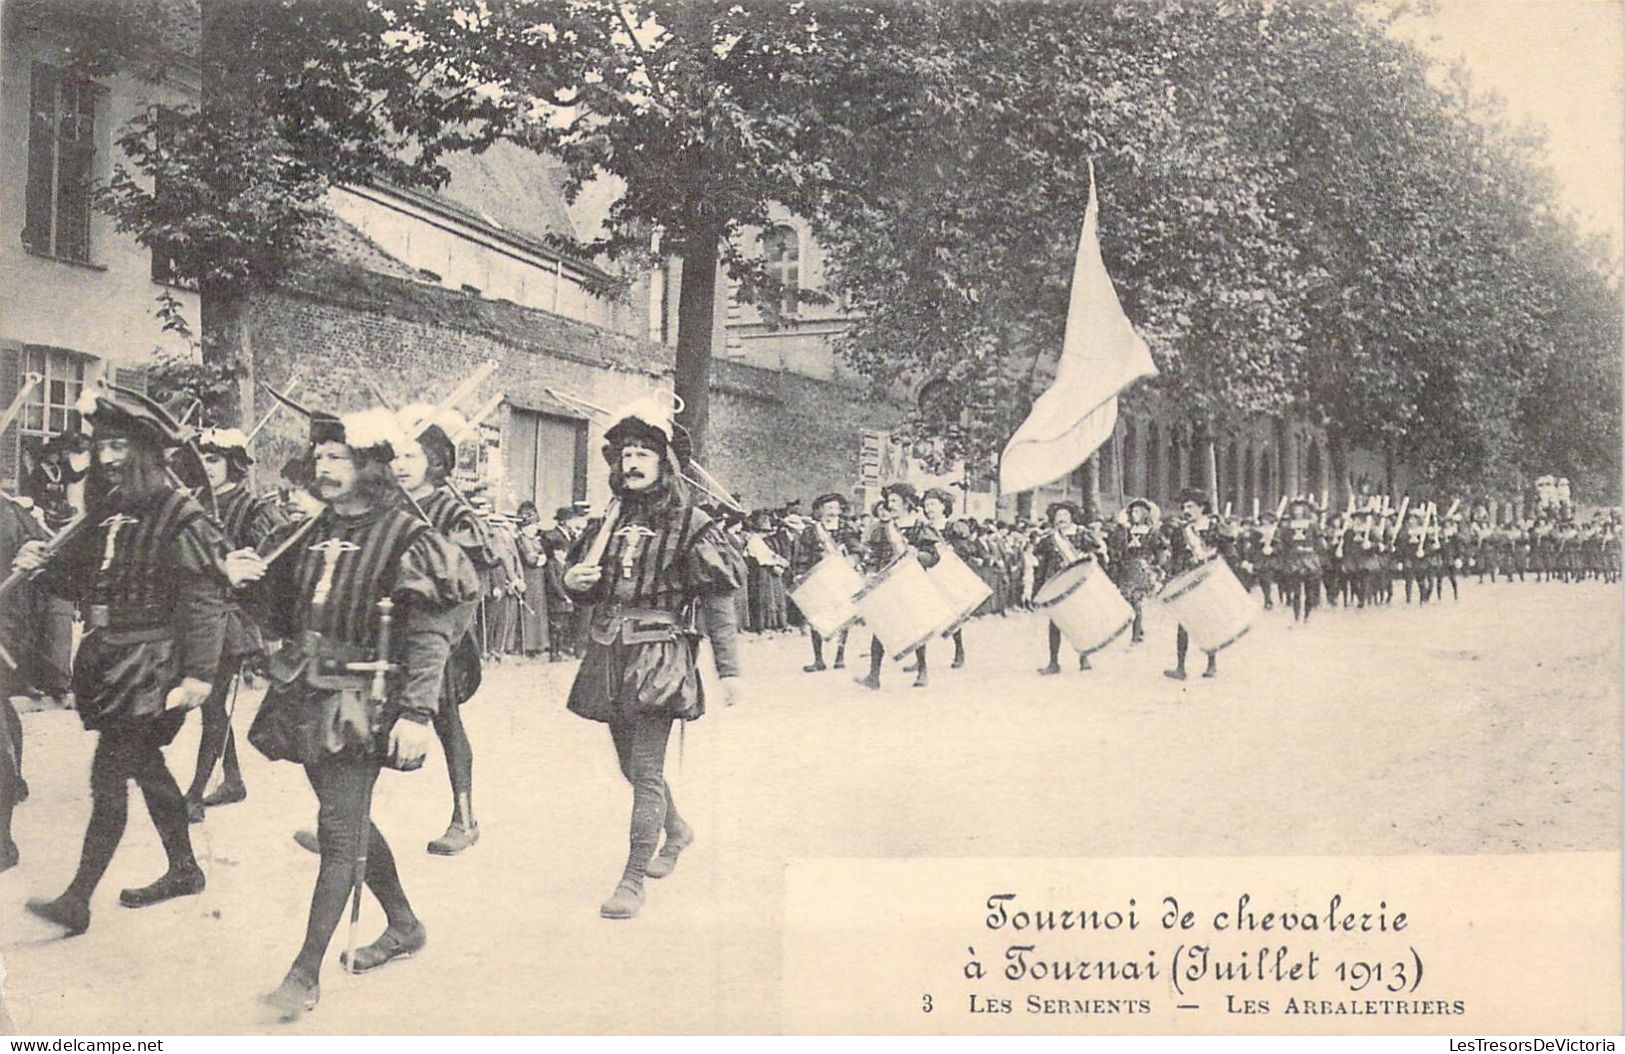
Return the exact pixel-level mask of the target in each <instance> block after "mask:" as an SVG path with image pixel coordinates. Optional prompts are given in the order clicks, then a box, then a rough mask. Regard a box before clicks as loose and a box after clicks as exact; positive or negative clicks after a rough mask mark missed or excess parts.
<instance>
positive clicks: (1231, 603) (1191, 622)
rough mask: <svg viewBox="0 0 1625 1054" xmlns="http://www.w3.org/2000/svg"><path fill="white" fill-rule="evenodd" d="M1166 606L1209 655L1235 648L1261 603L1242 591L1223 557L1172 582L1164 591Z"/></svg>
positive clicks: (1201, 565) (1193, 640)
mask: <svg viewBox="0 0 1625 1054" xmlns="http://www.w3.org/2000/svg"><path fill="white" fill-rule="evenodd" d="M1162 602H1163V603H1164V604H1167V605H1168V607H1169V609H1170V610H1172V611H1173V613H1174V616H1175V617H1176V618H1178V619H1179V624H1180V625H1181V626H1184V627H1185V632H1187V633H1189V634H1190V638H1191V642H1192V643H1193V644H1195V645H1196V646H1197V647H1198V648H1200V649H1201V650H1203V651H1205V652H1207V653H1208V654H1209V655H1212V654H1213V653H1214V652H1217V651H1220V650H1222V649H1224V648H1227V647H1229V646H1230V645H1232V644H1234V643H1235V642H1236V641H1237V639H1239V638H1240V637H1241V635H1242V634H1243V633H1246V632H1247V629H1248V627H1250V626H1251V625H1252V622H1253V618H1254V617H1255V616H1257V614H1258V601H1256V600H1254V599H1253V597H1252V594H1251V593H1248V592H1247V591H1246V590H1245V589H1243V588H1242V587H1241V583H1240V582H1239V581H1237V580H1236V574H1235V572H1234V571H1232V570H1230V565H1229V564H1227V563H1225V562H1224V557H1222V556H1215V557H1214V558H1213V559H1211V560H1209V561H1207V562H1206V563H1203V564H1200V565H1198V566H1196V567H1193V568H1191V569H1190V570H1189V571H1186V572H1185V573H1184V574H1182V575H1180V576H1179V577H1178V578H1174V579H1171V580H1170V581H1169V582H1168V585H1167V586H1165V587H1164V588H1163V591H1162Z"/></svg>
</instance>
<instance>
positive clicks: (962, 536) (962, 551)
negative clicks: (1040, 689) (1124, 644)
mask: <svg viewBox="0 0 1625 1054" xmlns="http://www.w3.org/2000/svg"><path fill="white" fill-rule="evenodd" d="M920 508H921V512H922V514H923V515H924V517H925V523H926V526H927V527H930V528H931V530H933V531H935V532H936V534H937V537H938V538H940V539H942V544H944V545H949V546H952V547H953V550H954V555H955V556H957V557H959V558H960V559H961V560H963V561H965V563H966V564H967V565H968V564H969V563H970V561H971V560H972V559H974V558H975V555H976V554H975V547H974V546H973V545H972V543H971V538H970V535H969V534H966V533H962V532H960V531H958V530H953V529H951V525H950V523H949V519H950V517H952V516H953V514H954V496H953V495H952V494H950V493H948V492H947V491H945V490H943V489H942V488H940V487H932V488H931V489H930V490H928V491H926V492H925V497H924V498H922V499H920ZM953 638H954V658H953V662H952V663H951V664H950V666H951V668H952V669H955V670H957V669H959V668H960V667H962V666H964V665H965V627H964V626H963V625H959V626H955V627H954V632H953ZM1086 661H1087V660H1086ZM921 669H924V659H923V658H922V659H921Z"/></svg>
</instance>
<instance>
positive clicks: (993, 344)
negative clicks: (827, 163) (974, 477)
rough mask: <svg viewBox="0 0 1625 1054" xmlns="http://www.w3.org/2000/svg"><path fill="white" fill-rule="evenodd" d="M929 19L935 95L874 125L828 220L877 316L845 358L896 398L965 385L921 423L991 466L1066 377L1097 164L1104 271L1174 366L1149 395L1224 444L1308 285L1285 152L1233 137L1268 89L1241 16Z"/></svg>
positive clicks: (1008, 13) (1036, 10) (1258, 395)
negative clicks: (1296, 266) (1287, 197)
mask: <svg viewBox="0 0 1625 1054" xmlns="http://www.w3.org/2000/svg"><path fill="white" fill-rule="evenodd" d="M933 15H934V17H935V26H934V32H933V34H932V37H931V41H930V43H929V44H928V45H927V47H928V48H930V49H932V50H931V54H930V56H929V58H928V59H927V58H922V59H921V60H920V62H921V65H922V66H923V67H924V69H925V70H926V73H927V76H926V77H924V78H922V81H923V83H922V87H921V90H920V91H918V92H917V93H916V94H915V96H914V97H913V98H912V100H911V103H912V105H911V106H910V107H909V108H907V109H904V110H902V111H900V112H895V113H890V114H880V115H878V116H877V118H876V119H875V120H873V121H872V122H870V123H869V124H868V126H867V127H868V132H867V134H866V135H865V136H864V137H863V139H862V140H860V141H859V142H857V143H855V144H853V149H852V150H851V151H850V153H849V155H848V156H847V157H844V158H843V159H842V163H843V164H845V165H849V166H850V170H851V177H850V178H849V179H847V180H846V181H845V184H844V185H845V186H847V187H850V188H852V189H851V190H850V192H849V193H846V194H841V195H835V196H832V198H831V199H830V201H829V202H828V208H827V209H826V211H825V213H824V214H823V217H822V218H823V220H824V221H825V229H824V232H823V237H824V239H825V240H826V241H827V243H828V245H829V247H830V255H831V258H832V261H831V266H830V270H831V272H832V274H833V275H834V277H835V280H836V281H837V282H838V283H839V284H840V287H841V288H842V290H843V291H844V292H845V293H846V295H847V297H848V299H849V302H851V303H852V304H853V306H854V307H855V308H856V309H857V314H858V318H857V320H856V322H855V324H854V326H853V328H852V330H851V331H850V332H849V333H848V334H847V336H846V338H845V341H844V345H843V352H844V354H845V355H846V356H847V358H848V359H849V361H851V362H852V363H853V364H854V366H855V367H856V368H858V369H859V370H860V371H862V372H864V373H866V374H868V375H869V376H871V377H873V378H875V379H876V380H877V381H878V382H879V383H881V384H883V385H892V384H895V383H898V382H900V381H902V380H904V379H905V378H913V379H915V380H916V381H919V380H931V381H932V382H933V383H932V385H931V386H930V387H929V388H928V390H930V391H936V390H938V389H942V388H943V387H944V384H943V382H946V386H947V387H946V388H945V389H944V390H946V391H950V392H952V393H953V397H952V398H946V397H945V398H941V399H937V400H933V401H932V402H931V403H930V404H928V405H925V406H922V407H921V408H920V409H919V411H918V412H917V414H916V415H915V417H914V419H913V421H912V422H911V425H912V428H913V430H914V431H915V433H916V434H918V435H922V436H932V437H937V436H941V437H946V438H948V439H949V440H950V442H949V443H947V444H946V445H944V446H942V447H941V448H940V449H941V451H942V456H943V457H944V458H946V459H955V458H964V459H966V460H967V461H969V462H970V463H971V464H972V465H973V466H974V467H975V468H977V469H978V470H982V471H990V470H991V468H992V464H993V461H994V460H995V458H996V455H997V453H998V450H999V449H1000V448H1001V447H1002V445H1003V443H1004V441H1005V439H1006V438H1008V436H1009V434H1010V433H1011V431H1013V429H1014V427H1015V424H1016V423H1017V422H1019V420H1020V419H1021V417H1022V416H1023V415H1024V414H1025V412H1026V409H1027V407H1028V406H1029V405H1030V401H1031V399H1032V397H1033V396H1035V395H1036V393H1037V392H1038V391H1039V390H1040V389H1041V388H1042V386H1043V385H1044V384H1046V383H1047V382H1048V380H1049V379H1050V374H1051V371H1052V370H1053V364H1054V361H1055V355H1056V353H1057V352H1058V350H1059V347H1060V338H1061V331H1062V327H1063V325H1064V322H1065V313H1066V305H1067V301H1068V288H1067V286H1068V283H1069V280H1070V277H1071V272H1072V261H1073V255H1074V253H1075V251H1076V247H1077V237H1078V229H1079V226H1080V225H1081V222H1082V217H1083V212H1084V207H1085V204H1086V202H1087V199H1088V193H1089V176H1088V164H1089V162H1090V161H1091V160H1092V161H1093V164H1094V170H1095V174H1096V178H1097V182H1098V188H1099V195H1100V200H1101V212H1100V216H1101V220H1100V231H1101V238H1102V250H1103V255H1104V257H1105V261H1106V266H1107V269H1108V271H1109V272H1110V273H1111V274H1112V276H1113V278H1114V281H1115V283H1116V285H1117V288H1118V292H1119V295H1120V297H1121V299H1122V301H1123V304H1124V308H1125V310H1126V311H1127V312H1128V314H1129V316H1130V318H1131V319H1132V320H1133V321H1134V322H1135V324H1136V326H1137V328H1138V329H1139V330H1140V332H1141V333H1142V335H1144V336H1145V337H1146V339H1147V341H1148V343H1149V344H1150V346H1151V349H1152V353H1153V356H1154V357H1155V358H1156V360H1157V363H1158V366H1159V368H1160V369H1161V370H1162V371H1163V376H1162V377H1161V378H1160V379H1159V380H1158V381H1157V382H1155V383H1154V384H1151V385H1146V386H1143V390H1142V391H1140V392H1136V393H1134V394H1133V395H1132V396H1131V399H1136V400H1144V399H1146V398H1147V397H1148V394H1149V393H1155V395H1154V397H1155V398H1156V399H1158V400H1160V401H1161V402H1163V403H1166V404H1168V405H1170V406H1171V407H1172V408H1173V409H1174V411H1175V413H1176V414H1177V415H1179V416H1180V417H1182V418H1184V419H1186V420H1190V421H1194V422H1199V423H1200V425H1201V428H1202V430H1208V431H1210V430H1212V429H1214V428H1217V427H1219V425H1220V424H1221V423H1222V422H1225V421H1232V420H1236V419H1239V418H1240V417H1241V416H1243V415H1245V414H1247V413H1253V412H1266V411H1271V410H1275V409H1278V408H1280V407H1281V406H1282V405H1283V401H1284V399H1285V398H1286V396H1287V394H1288V393H1289V392H1290V390H1291V383H1292V379H1293V378H1292V374H1293V370H1294V369H1295V362H1294V359H1293V357H1292V351H1293V341H1294V337H1295V336H1296V334H1295V332H1294V329H1293V326H1292V322H1293V319H1292V317H1291V313H1290V310H1289V306H1290V301H1289V297H1290V294H1291V292H1292V290H1293V289H1294V288H1295V287H1296V285H1297V279H1296V277H1295V275H1294V274H1293V273H1292V272H1291V270H1290V268H1289V267H1288V266H1287V264H1288V263H1289V255H1288V254H1287V253H1285V252H1283V251H1282V249H1281V248H1280V245H1279V242H1278V240H1277V239H1276V238H1275V237H1274V236H1273V235H1274V230H1275V222H1274V220H1273V218H1272V217H1271V216H1270V215H1269V214H1268V213H1267V211H1266V208H1265V202H1264V199H1263V197H1262V195H1263V194H1265V193H1266V192H1267V191H1268V189H1269V187H1270V184H1269V182H1268V180H1267V179H1265V178H1263V177H1266V176H1268V174H1269V171H1268V165H1267V159H1262V158H1259V157H1256V156H1252V155H1249V154H1247V153H1245V152H1242V151H1239V150H1237V149H1235V148H1234V145H1233V137H1232V130H1231V128H1230V124H1231V122H1232V120H1233V118H1232V117H1231V115H1232V114H1234V113H1237V112H1241V111H1245V109H1246V100H1247V99H1249V98H1250V97H1251V92H1252V85H1251V82H1250V81H1249V80H1248V79H1247V78H1246V77H1245V76H1243V75H1241V74H1240V73H1238V72H1237V70H1238V69H1239V68H1240V67H1242V66H1243V65H1244V61H1243V60H1244V59H1245V57H1246V54H1247V48H1248V46H1249V41H1248V39H1247V37H1246V35H1245V33H1244V32H1243V30H1244V28H1245V27H1244V26H1243V25H1242V23H1241V21H1240V20H1239V19H1237V18H1234V17H1231V16H1226V15H1223V14H1221V13H1220V12H1219V11H1218V10H1217V9H1215V8H1214V7H1213V6H1212V5H1204V4H1175V5H1164V6H1162V7H1160V8H1158V9H1154V10H1153V9H1148V8H1145V7H1143V6H1139V5H1131V4H1102V5H1091V6H1089V7H1087V8H1082V9H1078V8H1074V7H1070V6H1065V5H1026V6H1017V7H1008V6H1005V5H999V4H993V3H982V4H975V3H963V4H945V5H941V6H940V7H937V8H934V9H933ZM868 172H873V173H874V175H872V176H865V173H868ZM866 179H867V181H868V182H870V183H873V184H874V185H876V186H877V187H879V188H881V189H880V190H879V191H878V197H877V198H871V197H870V196H869V195H868V194H867V193H866V192H865V191H864V190H862V189H861V188H862V187H863V185H864V182H865V180H866Z"/></svg>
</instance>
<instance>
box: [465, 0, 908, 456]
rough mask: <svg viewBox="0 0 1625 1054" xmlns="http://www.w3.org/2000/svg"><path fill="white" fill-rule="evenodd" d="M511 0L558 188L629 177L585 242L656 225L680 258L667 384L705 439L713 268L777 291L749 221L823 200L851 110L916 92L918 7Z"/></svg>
mask: <svg viewBox="0 0 1625 1054" xmlns="http://www.w3.org/2000/svg"><path fill="white" fill-rule="evenodd" d="M492 7H493V9H498V10H510V9H509V8H507V7H505V5H503V4H500V3H496V2H493V3H492ZM520 8H522V9H523V10H524V11H525V12H526V13H527V14H526V17H529V18H531V19H533V20H534V21H535V22H536V23H537V24H538V26H539V28H538V30H537V31H536V32H535V33H534V34H532V35H531V36H530V37H529V38H528V39H527V41H526V42H525V45H526V46H525V47H524V48H523V49H522V50H521V51H520V52H519V53H518V54H519V55H520V56H521V57H520V58H519V59H518V61H516V63H515V68H516V70H519V69H522V70H524V71H525V72H524V74H523V75H517V74H516V76H517V77H518V79H519V80H520V82H521V83H523V84H525V85H526V88H527V90H528V91H529V92H530V94H531V95H532V96H533V97H534V98H536V99H537V100H539V102H540V110H539V113H538V115H537V117H538V119H537V120H536V122H535V124H534V125H533V127H532V129H531V130H530V132H529V133H528V135H527V137H526V139H527V141H528V142H529V143H530V145H532V146H533V147H534V148H536V149H538V150H543V151H547V152H549V153H551V154H553V155H555V156H557V157H559V158H560V159H562V160H563V162H564V163H565V165H566V166H567V168H568V170H569V173H570V181H569V186H568V193H570V194H572V195H574V194H575V193H577V192H579V190H580V189H581V187H582V186H584V185H586V184H587V183H589V182H591V181H593V180H596V179H602V178H606V177H607V178H610V179H612V180H614V181H615V182H616V184H617V185H618V187H619V188H620V191H621V193H620V196H619V197H618V198H617V199H616V201H615V203H614V204H613V205H612V206H611V208H610V210H609V213H608V217H607V220H606V224H605V233H604V235H603V236H602V237H601V238H598V239H597V240H595V241H593V242H590V243H588V244H586V245H584V246H582V248H583V249H585V250H587V251H590V252H593V253H605V254H608V255H609V256H612V257H621V258H627V257H629V256H634V255H635V254H640V253H641V254H643V255H645V256H647V255H648V254H649V253H650V251H651V237H652V234H653V232H656V231H658V233H659V239H660V241H659V250H660V252H662V253H669V254H673V255H676V256H679V257H681V258H682V261H683V270H682V283H681V290H680V293H679V301H678V322H677V346H676V389H677V394H678V396H679V397H681V398H682V400H683V402H684V410H683V413H682V415H681V417H680V420H681V421H682V422H683V423H684V424H685V425H686V427H687V428H688V430H689V432H690V433H691V435H692V436H693V439H694V442H695V446H696V450H697V451H699V452H703V448H704V445H705V433H706V425H707V421H708V416H709V389H710V363H711V350H712V348H711V345H712V339H713V332H714V328H715V322H714V318H715V297H716V279H717V273H718V270H719V265H720V268H721V269H722V270H724V271H725V272H726V273H727V274H728V275H729V276H730V277H731V278H733V279H734V280H735V281H736V282H737V283H738V287H739V295H740V297H741V298H742V299H745V300H751V301H759V302H769V301H774V300H777V299H778V296H779V294H780V292H781V290H780V288H779V285H778V283H777V281H776V280H775V279H774V278H773V276H772V275H770V274H769V273H768V272H767V270H766V269H765V268H764V266H763V262H762V260H761V258H760V255H759V254H757V253H756V252H754V251H753V247H752V246H750V245H748V244H745V239H744V238H743V237H742V235H743V234H744V233H745V232H746V231H748V230H750V229H752V228H756V229H765V228H766V227H767V226H769V224H770V222H771V212H770V208H771V206H772V205H773V204H775V203H776V204H778V205H781V206H783V207H785V208H788V209H789V210H791V211H792V212H795V213H798V214H800V215H803V216H813V215H816V214H817V213H818V211H819V204H820V201H821V200H822V198H823V197H824V196H825V195H826V194H828V193H830V192H831V190H832V187H831V182H832V179H833V172H832V166H831V163H830V158H831V157H832V156H834V155H836V154H837V153H839V152H840V151H841V149H842V144H843V143H844V142H845V141H846V140H847V139H848V138H849V137H852V136H855V135H857V134H859V132H860V129H858V128H857V127H856V126H855V120H856V118H857V116H858V115H860V114H864V113H866V112H868V108H869V107H870V106H871V105H872V104H873V103H874V102H875V100H876V99H880V100H886V99H890V98H892V97H895V96H896V95H898V94H899V93H900V92H903V91H906V90H908V87H909V84H908V82H909V79H910V77H911V76H912V72H913V66H914V63H913V56H912V53H911V48H912V45H913V43H914V42H915V41H916V40H917V37H918V31H919V11H918V9H917V8H916V7H915V6H914V5H902V4H888V3H841V4H811V3H800V2H797V3H785V2H782V0H753V2H747V3H734V2H726V3H725V2H720V0H627V2H614V0H556V2H541V3H535V4H525V3H516V4H515V5H514V8H512V9H511V10H517V9H520ZM860 193H861V191H860ZM803 299H804V300H806V301H808V302H822V301H823V300H824V299H825V298H824V297H823V296H822V295H821V294H820V293H819V292H818V291H815V290H808V291H806V292H805V293H804V294H803Z"/></svg>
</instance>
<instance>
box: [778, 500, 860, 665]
mask: <svg viewBox="0 0 1625 1054" xmlns="http://www.w3.org/2000/svg"><path fill="white" fill-rule="evenodd" d="M848 508H849V506H848V505H847V501H846V498H845V497H844V496H843V495H840V494H825V495H822V496H820V497H818V498H816V499H814V501H813V503H812V514H813V519H814V520H815V521H817V523H818V526H819V527H822V528H823V532H822V534H820V532H819V531H818V529H817V528H815V527H809V528H807V529H806V530H804V531H802V532H801V534H800V535H798V536H797V537H796V544H795V548H794V550H793V551H792V552H791V555H790V574H791V576H792V578H793V580H794V581H795V584H796V586H797V587H800V585H801V583H802V582H804V581H805V580H806V578H807V576H808V575H810V574H812V572H813V568H815V567H817V566H818V565H819V564H820V563H822V562H823V561H824V559H825V558H826V557H829V556H836V557H839V558H840V559H843V560H850V559H852V558H854V557H855V556H857V555H858V550H859V549H860V547H861V539H860V538H859V537H858V533H857V529H856V528H854V527H853V526H852V525H851V523H850V521H848V519H847V510H848ZM826 537H827V538H828V539H829V540H830V541H832V542H834V543H835V550H834V552H833V553H832V552H830V551H829V549H828V548H827V543H826V542H825V541H824V539H825V538H826ZM793 591H794V590H792V592H793ZM807 628H808V630H810V631H811V633H812V650H813V661H812V662H810V663H808V664H807V665H806V666H803V667H802V668H801V669H802V672H803V673H819V672H821V671H823V670H825V669H827V667H826V666H825V665H824V638H823V637H822V636H820V635H819V633H818V631H817V630H816V629H813V628H812V627H811V626H808V627H807ZM846 633H847V631H846V627H842V628H841V635H840V637H839V638H838V639H837V640H836V642H835V668H836V669H837V670H840V669H845V668H846Z"/></svg>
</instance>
